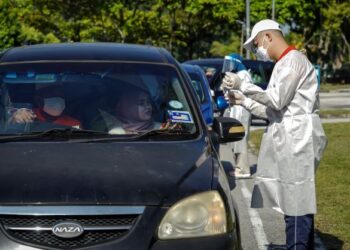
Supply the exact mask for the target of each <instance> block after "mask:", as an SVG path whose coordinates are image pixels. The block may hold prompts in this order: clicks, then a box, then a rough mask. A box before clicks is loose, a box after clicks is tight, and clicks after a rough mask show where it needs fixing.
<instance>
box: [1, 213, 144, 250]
mask: <svg viewBox="0 0 350 250" xmlns="http://www.w3.org/2000/svg"><path fill="white" fill-rule="evenodd" d="M139 216H140V215H137V214H133V215H103V216H99V215H93V216H91V215H89V216H28V215H6V216H4V215H3V216H1V217H0V221H1V225H2V227H3V230H4V231H5V232H6V234H7V235H8V236H9V237H10V238H12V239H13V240H15V241H18V242H20V243H24V244H27V245H33V246H38V247H51V248H52V247H53V248H58V249H75V248H79V247H85V246H91V245H95V244H101V243H103V242H106V241H110V240H116V239H118V238H120V237H122V236H123V235H125V234H126V233H127V232H128V231H129V230H130V229H131V228H132V226H133V225H134V224H135V223H136V220H137V219H138V217H139ZM66 221H70V222H75V223H79V224H80V225H81V226H82V227H83V229H84V232H83V234H82V235H80V236H78V237H76V238H60V237H58V236H56V235H55V234H54V233H53V232H52V228H53V226H54V225H56V224H58V223H60V222H66ZM38 229H39V230H38Z"/></svg>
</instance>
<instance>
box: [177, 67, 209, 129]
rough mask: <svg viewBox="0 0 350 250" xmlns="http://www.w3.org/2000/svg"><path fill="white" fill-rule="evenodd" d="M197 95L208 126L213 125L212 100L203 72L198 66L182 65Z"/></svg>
mask: <svg viewBox="0 0 350 250" xmlns="http://www.w3.org/2000/svg"><path fill="white" fill-rule="evenodd" d="M182 67H183V68H184V70H185V71H186V72H187V74H188V75H189V77H190V79H191V84H192V86H193V88H194V90H195V91H196V93H197V96H198V101H199V103H200V106H201V111H202V114H203V116H204V119H205V121H206V123H207V125H208V126H211V125H213V102H214V101H213V98H212V96H211V91H210V87H209V82H208V80H207V78H206V76H205V73H204V71H203V70H202V69H201V68H200V67H199V66H198V65H191V64H185V63H183V64H182Z"/></svg>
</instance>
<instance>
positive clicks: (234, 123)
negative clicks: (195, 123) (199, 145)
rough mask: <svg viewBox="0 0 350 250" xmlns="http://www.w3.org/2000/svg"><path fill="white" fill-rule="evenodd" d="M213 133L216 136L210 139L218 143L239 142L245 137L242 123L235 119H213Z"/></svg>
mask: <svg viewBox="0 0 350 250" xmlns="http://www.w3.org/2000/svg"><path fill="white" fill-rule="evenodd" d="M213 131H214V132H215V133H214V134H216V135H215V138H212V139H213V141H215V142H218V143H225V142H234V141H239V140H242V139H243V137H244V135H245V131H244V127H243V125H242V123H240V122H239V121H238V120H236V119H233V118H229V117H222V116H220V117H215V118H214V123H213ZM213 136H214V135H213Z"/></svg>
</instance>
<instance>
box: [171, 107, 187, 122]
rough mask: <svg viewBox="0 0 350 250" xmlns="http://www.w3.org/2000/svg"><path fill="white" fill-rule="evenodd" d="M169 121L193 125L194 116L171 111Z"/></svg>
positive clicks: (185, 112)
mask: <svg viewBox="0 0 350 250" xmlns="http://www.w3.org/2000/svg"><path fill="white" fill-rule="evenodd" d="M168 112H169V119H170V120H171V121H172V122H182V123H193V119H192V116H191V114H190V112H188V111H173V110H169V111H168Z"/></svg>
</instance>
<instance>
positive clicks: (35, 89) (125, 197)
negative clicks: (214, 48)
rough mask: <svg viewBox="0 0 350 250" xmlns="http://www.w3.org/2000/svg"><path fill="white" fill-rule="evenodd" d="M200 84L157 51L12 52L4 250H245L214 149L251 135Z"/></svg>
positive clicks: (4, 144)
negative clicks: (207, 107)
mask: <svg viewBox="0 0 350 250" xmlns="http://www.w3.org/2000/svg"><path fill="white" fill-rule="evenodd" d="M190 84H191V83H190V82H189V80H188V78H187V77H186V76H185V72H184V71H183V70H182V68H181V66H180V65H179V64H178V63H177V62H176V60H175V59H174V58H173V57H172V56H171V55H170V54H169V53H168V52H167V51H166V50H165V49H162V48H156V47H151V46H139V45H125V44H108V43H91V44H89V43H87V44H83V43H68V44H51V45H34V46H25V47H19V48H12V49H9V50H7V51H4V52H3V53H1V54H0V97H1V99H0V167H1V171H0V183H1V184H0V185H1V186H0V227H1V232H0V249H6V250H15V249H17V250H18V249H21V250H34V249H84V250H90V249H110V250H112V249H113V250H116V249H125V250H127V249H132V250H135V249H138V250H139V249H153V250H158V249H176V250H178V249H195V248H200V249H203V250H205V249H208V250H215V249H240V232H239V226H238V225H239V223H238V214H237V210H236V206H235V202H234V200H233V197H232V196H231V192H230V187H229V183H228V179H227V177H226V174H225V172H224V169H223V167H222V165H221V163H220V161H219V159H218V155H217V153H216V152H215V150H214V148H215V147H214V145H215V144H216V143H220V142H230V141H236V140H240V139H241V138H243V136H244V129H243V127H242V125H241V124H240V123H239V122H237V121H236V120H234V119H230V118H224V117H219V118H215V119H214V124H213V129H212V131H208V130H207V127H206V124H205V121H204V118H203V116H202V114H201V111H200V109H199V105H197V104H198V103H197V100H196V96H195V95H196V94H195V93H194V91H193V88H191V85H190ZM126 94H127V95H126Z"/></svg>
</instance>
